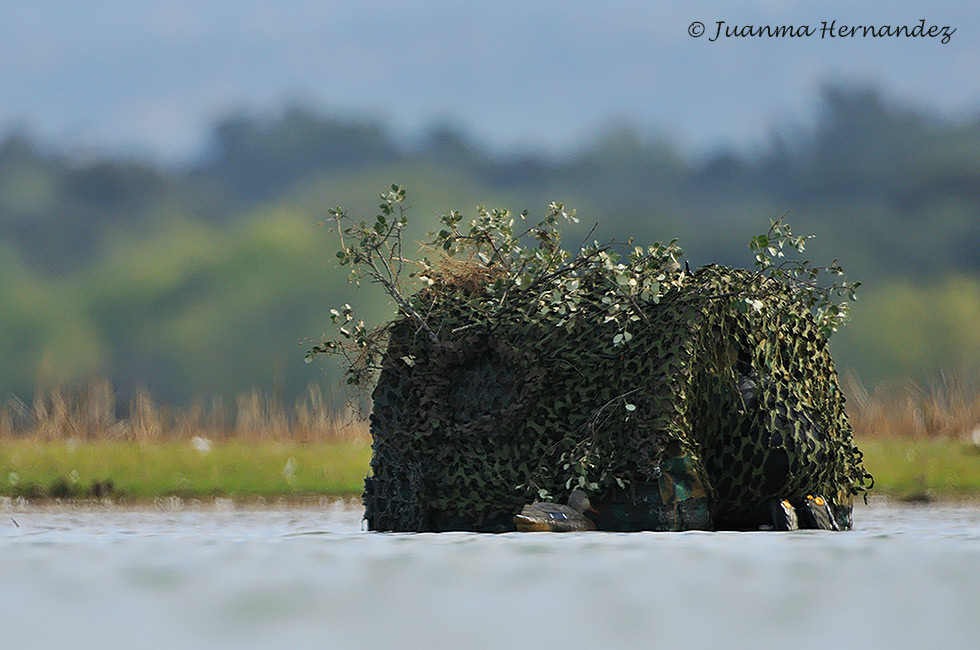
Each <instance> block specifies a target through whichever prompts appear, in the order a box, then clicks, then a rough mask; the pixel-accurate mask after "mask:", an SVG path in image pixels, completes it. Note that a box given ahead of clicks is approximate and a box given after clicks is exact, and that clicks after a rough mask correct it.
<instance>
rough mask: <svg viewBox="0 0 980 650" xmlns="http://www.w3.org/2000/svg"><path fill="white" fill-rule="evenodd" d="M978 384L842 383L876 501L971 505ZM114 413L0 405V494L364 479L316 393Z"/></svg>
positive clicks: (138, 405) (222, 491) (82, 400)
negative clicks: (286, 399)
mask: <svg viewBox="0 0 980 650" xmlns="http://www.w3.org/2000/svg"><path fill="white" fill-rule="evenodd" d="M978 385H980V382H972V383H971V382H959V383H953V382H946V383H943V384H941V385H938V386H933V387H925V388H922V387H918V386H914V385H904V386H901V387H898V388H896V389H893V390H881V389H876V390H874V391H868V390H866V389H865V388H864V387H863V386H862V385H860V384H859V383H857V382H855V381H848V382H845V392H847V394H848V413H849V414H850V419H851V423H852V424H853V426H854V429H855V435H856V437H857V440H858V446H859V447H860V448H861V449H862V450H863V451H864V454H865V464H866V466H867V468H868V470H869V471H870V472H871V473H872V474H874V477H875V483H876V485H875V493H876V494H885V495H889V496H894V497H899V498H964V497H976V498H980V447H978V444H980V427H978V423H980V390H978V389H977V386H978ZM119 406H120V405H117V404H116V395H115V394H114V392H113V391H112V389H111V387H110V386H109V385H108V383H107V382H104V381H95V382H93V383H91V384H90V385H88V386H86V387H85V388H84V389H83V390H81V391H76V392H63V391H53V392H39V393H38V394H37V395H36V396H35V398H34V400H33V401H32V403H30V404H27V403H24V402H20V401H18V400H14V399H8V400H7V401H6V402H5V403H3V404H0V496H23V497H33V498H64V497H67V498H89V497H103V496H108V497H111V498H129V499H133V500H137V501H138V500H148V499H154V498H158V497H165V496H180V497H186V498H208V497H214V496H228V497H236V498H243V499H249V498H255V497H260V496H261V497H287V498H289V497H295V498H301V497H304V496H354V495H357V494H360V492H361V490H362V487H363V479H364V476H365V474H367V472H368V463H369V460H370V454H371V451H370V447H369V441H370V436H369V434H368V425H367V422H366V421H365V420H363V419H357V418H354V417H352V416H351V415H350V414H345V413H337V412H336V411H334V410H333V409H331V408H330V407H329V405H328V404H327V402H326V400H324V398H323V396H322V395H321V393H320V391H319V389H318V388H317V387H316V386H311V387H310V390H309V391H308V392H307V393H306V394H305V395H303V396H301V397H300V398H299V399H297V400H296V401H295V402H293V403H291V404H284V403H282V402H281V401H280V400H277V399H274V398H272V397H270V396H267V395H261V394H259V393H256V392H252V393H248V394H244V395H241V396H239V397H238V398H237V399H235V400H234V401H233V404H222V403H220V401H217V400H212V401H211V402H210V403H209V404H207V405H203V404H193V405H191V406H190V407H188V408H185V409H171V408H167V407H164V406H161V405H158V404H156V403H154V402H153V400H152V399H151V398H150V396H149V395H148V394H147V393H146V392H145V391H138V392H137V394H136V397H135V398H134V399H133V400H132V402H131V403H129V404H127V405H122V406H123V407H122V408H119ZM120 413H121V414H122V415H120Z"/></svg>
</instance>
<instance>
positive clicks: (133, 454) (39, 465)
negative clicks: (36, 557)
mask: <svg viewBox="0 0 980 650" xmlns="http://www.w3.org/2000/svg"><path fill="white" fill-rule="evenodd" d="M370 456H371V449H370V447H369V446H368V445H366V444H364V443H363V442H319V443H312V444H302V443H293V442H285V443H284V442H241V441H229V442H214V443H212V442H210V441H207V440H205V439H203V438H197V439H192V440H188V441H184V440H182V441H175V442H162V443H137V442H101V441H99V442H76V441H64V440H61V441H51V442H41V441H34V440H25V441H11V440H7V441H4V442H3V443H2V444H0V495H3V496H14V497H16V496H22V497H27V498H92V497H109V498H113V499H119V498H128V499H133V500H137V501H140V500H149V499H153V498H157V497H163V496H171V495H173V496H180V497H184V498H209V497H217V496H224V497H233V498H243V499H248V498H255V497H259V496H261V497H296V498H298V497H304V496H313V495H321V496H351V495H355V494H359V493H360V492H361V490H362V488H363V484H364V476H365V475H366V474H367V470H368V462H369V460H370Z"/></svg>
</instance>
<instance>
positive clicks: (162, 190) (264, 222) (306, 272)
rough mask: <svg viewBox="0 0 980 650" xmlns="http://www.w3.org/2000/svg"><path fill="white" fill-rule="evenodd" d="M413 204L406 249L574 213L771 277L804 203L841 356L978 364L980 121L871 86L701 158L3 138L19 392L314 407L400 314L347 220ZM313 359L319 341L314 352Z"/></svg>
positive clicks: (919, 367)
mask: <svg viewBox="0 0 980 650" xmlns="http://www.w3.org/2000/svg"><path fill="white" fill-rule="evenodd" d="M392 181H395V182H398V183H399V184H401V185H403V186H405V187H407V188H409V190H410V204H411V221H410V229H409V233H408V236H407V237H406V240H407V241H420V240H422V239H423V238H424V233H425V231H427V230H434V229H437V223H438V222H437V218H436V215H438V214H442V213H444V212H446V211H448V210H450V209H460V210H462V211H463V212H464V215H465V216H467V217H469V216H472V215H473V214H474V213H475V206H477V205H480V204H483V205H487V206H488V207H496V206H499V207H507V208H510V209H512V210H515V211H520V210H521V209H523V208H528V209H529V210H530V212H531V215H532V216H540V215H542V214H543V212H544V210H545V206H547V204H548V202H549V201H552V200H560V201H563V202H564V203H565V204H566V205H568V206H571V207H575V208H576V209H577V211H578V215H579V216H580V217H581V218H582V223H580V224H578V227H577V229H574V228H573V229H571V231H570V232H568V233H567V234H566V241H567V242H569V243H572V242H576V241H578V239H577V238H578V237H584V236H585V235H586V233H587V232H588V230H589V228H591V226H592V224H593V223H594V222H598V223H599V226H598V228H597V230H596V232H595V234H594V235H593V237H594V238H596V239H599V240H601V241H604V240H607V239H610V238H614V237H615V238H619V239H625V238H626V237H629V236H632V237H634V238H635V239H636V240H637V242H638V243H640V244H648V243H652V242H653V241H655V240H669V239H671V238H674V237H677V238H679V240H680V241H679V243H680V245H681V246H682V247H683V248H684V250H685V251H686V252H687V255H688V259H689V260H690V263H691V265H692V267H698V266H701V265H703V264H706V263H710V262H719V263H726V264H733V265H736V266H751V262H752V259H751V255H750V254H749V252H748V251H747V250H746V248H745V242H746V241H748V239H749V238H750V237H751V236H752V235H753V234H755V233H757V232H760V231H762V230H764V229H765V227H766V226H767V225H768V223H769V221H768V220H769V219H770V218H776V217H778V216H780V215H781V214H783V213H784V212H785V211H787V210H792V214H791V216H790V220H791V221H792V223H793V225H794V227H795V229H796V230H797V231H798V232H801V233H815V234H816V235H817V238H816V239H815V240H814V241H813V242H812V244H811V245H810V246H809V247H808V257H809V258H810V259H812V260H813V261H814V262H816V263H829V262H830V261H831V260H832V259H833V258H838V259H839V260H840V262H841V264H842V265H843V266H844V268H845V270H846V271H847V274H848V277H849V278H850V279H853V280H859V281H861V282H862V283H863V286H862V288H861V291H860V292H859V300H858V302H857V303H855V304H854V305H853V310H852V314H853V320H852V323H851V324H850V325H849V326H848V327H845V328H844V329H843V330H842V331H841V332H839V333H838V334H837V335H836V336H835V337H834V340H833V346H834V353H835V357H836V359H837V362H838V367H840V368H843V369H845V370H851V371H854V372H856V373H857V374H858V375H859V376H860V377H861V378H862V379H864V380H866V381H868V382H872V383H874V382H881V381H889V380H895V379H898V378H905V377H911V378H913V379H915V380H925V379H928V378H929V377H930V376H931V375H933V374H935V373H937V372H939V371H940V370H950V371H955V372H962V373H971V372H973V370H974V369H975V368H977V367H978V365H980V334H978V331H980V329H978V328H977V326H976V323H977V322H978V317H980V275H978V271H980V254H978V252H980V121H978V120H977V119H972V120H964V121H960V122H953V121H949V120H942V119H938V118H935V117H932V116H930V115H928V114H925V113H923V112H920V111H916V110H913V109H910V108H908V107H905V106H902V105H898V104H895V103H893V102H890V101H889V100H888V99H887V98H885V97H882V96H881V95H880V94H879V93H878V92H877V91H875V90H874V89H868V88H855V87H843V86H834V87H828V88H826V89H825V92H824V104H823V108H822V112H821V117H820V119H819V121H818V122H817V124H816V126H814V127H813V128H807V129H800V130H798V131H797V132H796V133H794V134H792V135H786V134H784V135H782V136H781V137H778V138H776V137H774V139H773V141H772V142H771V143H766V144H765V146H760V148H759V151H757V152H754V151H753V152H733V151H719V152H717V153H715V154H713V155H710V156H706V157H704V158H691V157H686V156H683V155H681V153H680V152H679V148H678V143H675V142H671V141H670V140H669V139H666V138H663V137H651V136H648V135H646V134H643V133H641V132H639V131H637V130H636V129H634V128H632V127H630V126H629V125H623V124H619V125H611V126H610V127H609V128H608V129H607V130H606V131H604V132H602V133H598V134H595V135H594V136H592V137H591V139H589V140H587V141H586V142H585V143H584V144H583V145H582V147H581V148H580V149H579V150H578V151H576V152H574V153H571V154H568V155H565V156H561V157H555V156H546V155H538V154H534V153H525V154H518V155H508V156H495V155H490V154H488V153H486V152H484V151H483V150H482V149H481V148H480V147H479V146H478V145H477V144H475V143H473V142H471V141H470V140H468V139H467V137H466V135H465V134H463V133H461V132H458V131H453V130H450V129H445V128H441V129H433V130H432V131H431V132H429V133H428V134H426V135H425V137H423V138H420V139H419V140H418V141H417V142H415V143H412V144H408V145H406V144H405V143H403V142H399V141H398V140H396V138H394V137H393V136H392V135H391V134H390V133H388V132H387V130H386V129H385V128H384V126H383V125H381V124H380V123H375V122H369V121H365V122H360V123H357V122H350V121H340V120H335V119H331V118H329V117H325V116H323V115H320V114H317V113H315V112H313V111H309V110H303V109H290V110H287V111H285V112H284V113H283V114H282V115H281V116H278V117H276V118H269V119H258V118H251V117H248V116H238V117H235V118H232V119H228V120H226V121H224V122H223V123H221V124H219V125H218V126H217V127H216V129H215V132H214V142H213V147H212V149H211V152H210V154H209V155H208V156H207V157H206V158H205V159H203V160H202V161H200V162H198V163H196V164H193V165H188V166H186V167H181V168H168V167H164V166H159V165H154V164H150V163H147V162H141V161H137V160H125V159H115V158H100V157H94V158H93V157H91V156H89V157H80V156H76V155H72V154H69V153H65V152H59V151H51V150H48V149H46V148H44V147H42V146H40V145H38V144H37V143H35V142H34V141H33V140H32V139H31V138H30V137H29V136H28V135H26V134H24V133H19V132H18V133H8V134H7V135H6V136H5V137H3V139H2V141H0V395H7V394H11V393H14V394H18V395H20V396H21V397H25V398H26V397H28V396H29V395H30V394H31V393H32V392H33V390H34V389H35V387H37V386H40V385H50V384H63V383H74V382H82V381H84V380H85V379H86V378H88V377H90V376H93V375H101V376H108V377H109V378H110V379H112V381H113V382H114V384H115V385H116V386H118V387H119V390H120V392H121V394H122V396H123V397H125V396H126V395H128V394H131V393H132V392H133V391H134V389H135V387H136V385H137V384H139V383H142V384H145V385H146V386H148V387H149V388H150V390H151V392H153V393H154V394H155V395H156V396H157V397H158V398H160V399H162V400H164V401H167V402H171V403H175V404H183V403H187V402H189V401H190V400H192V399H193V398H195V397H203V398H210V397H211V396H212V395H225V396H228V397H230V396H232V395H234V394H236V393H239V392H241V391H243V390H246V389H250V388H252V387H256V386H257V387H260V388H263V389H266V390H270V391H273V390H275V391H279V392H281V393H282V395H283V396H284V397H289V396H291V395H294V394H297V393H298V392H299V391H301V390H302V388H303V387H304V386H305V385H306V384H307V383H308V382H309V381H311V380H318V381H327V382H332V381H334V380H335V379H339V368H334V367H333V364H331V363H319V364H312V365H306V364H304V363H303V353H304V352H305V350H306V349H307V347H304V346H306V345H307V344H308V342H305V339H313V340H320V338H321V336H322V335H323V334H324V333H328V334H329V333H330V332H329V327H330V324H329V320H328V311H329V308H330V307H335V306H338V305H340V304H343V303H344V302H351V303H356V304H357V305H358V307H359V312H360V314H361V315H362V316H365V317H367V318H368V320H372V319H373V320H376V321H377V320H380V319H381V318H382V317H384V316H386V315H388V314H390V312H391V308H390V306H388V305H387V304H386V301H385V298H384V296H383V294H382V292H381V291H380V290H376V289H372V290H368V291H360V292H358V293H355V291H354V289H353V288H352V287H349V286H348V285H347V284H346V270H345V269H342V268H339V267H338V266H337V265H336V264H335V259H333V258H332V254H333V251H334V250H335V249H336V241H335V240H334V239H332V236H331V234H330V233H329V232H327V229H326V227H322V228H320V227H318V226H317V223H318V222H319V221H324V220H325V217H326V209H327V207H328V206H333V205H338V204H340V205H343V206H344V207H345V208H348V209H349V211H350V212H351V214H358V215H366V216H370V215H373V214H374V213H375V211H376V209H377V205H376V203H377V201H376V200H375V197H376V196H377V193H378V191H379V189H381V188H385V187H387V186H388V185H389V184H390V183H391V182H392ZM301 343H303V345H300V344H301Z"/></svg>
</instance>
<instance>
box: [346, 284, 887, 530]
mask: <svg viewBox="0 0 980 650" xmlns="http://www.w3.org/2000/svg"><path fill="white" fill-rule="evenodd" d="M763 282H766V280H763V279H762V278H760V277H759V276H758V275H757V274H753V273H749V272H747V271H742V270H737V269H730V268H726V267H721V266H707V267H703V268H701V269H699V270H698V271H697V272H695V273H694V274H689V275H687V276H686V279H685V280H684V281H683V282H682V283H680V288H675V289H671V290H670V291H669V292H668V293H666V294H665V295H664V296H663V297H662V298H661V299H660V301H659V302H658V303H657V304H654V303H652V302H651V303H649V304H644V305H641V306H640V307H641V311H642V314H643V316H644V323H643V326H642V328H638V329H637V331H636V333H635V335H634V337H633V338H632V340H631V341H629V343H628V344H626V345H623V346H619V347H613V345H612V343H611V341H612V338H613V335H614V333H615V330H614V329H610V328H611V327H613V326H612V325H609V326H607V325H602V324H598V323H599V322H600V321H599V320H597V319H595V318H591V317H590V315H589V314H588V313H587V312H584V313H583V314H581V315H580V316H579V317H578V318H575V319H572V320H571V321H569V322H568V323H567V324H566V325H565V326H562V327H560V328H558V327H555V326H554V324H553V323H551V322H550V321H547V320H544V321H542V320H536V319H534V318H532V317H530V316H524V315H523V314H527V313H531V310H526V311H522V310H521V309H520V308H517V309H514V310H513V311H512V312H511V313H510V314H509V315H508V317H507V318H501V319H498V320H497V321H495V322H492V323H488V324H487V325H486V326H485V327H481V328H480V329H479V330H477V329H475V328H473V327H468V328H467V326H468V325H472V323H474V322H475V321H476V320H477V319H479V318H480V314H478V313H476V312H475V311H474V308H473V307H472V304H471V301H470V300H469V293H470V291H464V290H460V291H456V292H452V293H450V292H447V291H445V290H443V291H440V292H431V295H430V296H424V297H425V298H426V300H427V301H428V310H427V321H428V323H429V325H430V327H431V328H432V329H433V330H434V331H435V332H436V333H437V334H438V336H439V339H440V342H439V343H433V342H431V341H430V340H429V339H428V338H426V337H423V336H421V335H420V334H419V333H418V331H417V328H416V327H415V326H414V324H413V323H412V322H411V321H409V320H408V319H401V320H399V321H396V322H394V323H392V325H391V326H390V328H389V343H388V350H387V354H386V355H385V362H384V368H383V370H382V371H381V374H380V377H379V380H378V383H377V386H376V388H375V390H374V393H373V400H374V405H373V412H372V415H371V432H372V436H373V457H372V460H371V469H372V475H371V476H369V477H368V478H367V479H366V481H365V492H364V503H365V506H366V517H367V521H368V525H369V527H370V528H371V529H372V530H385V531H444V530H473V531H504V530H513V528H514V526H513V523H512V518H513V516H514V514H515V513H517V512H518V511H520V509H521V507H522V506H523V505H525V504H526V503H529V502H531V501H532V500H534V499H535V498H536V497H537V495H538V494H539V490H542V489H543V490H547V492H548V493H550V494H551V495H553V496H554V497H556V498H560V497H563V496H567V494H568V492H569V491H570V488H569V487H568V486H569V479H570V478H572V476H573V473H572V472H573V469H574V464H573V463H572V461H573V460H574V459H576V458H581V457H584V458H588V459H589V461H590V462H589V469H588V480H589V481H590V482H594V486H593V489H592V490H591V492H590V497H591V500H592V503H593V504H594V505H595V506H596V507H597V509H598V510H599V514H598V515H597V516H596V517H595V518H594V519H595V521H596V523H597V526H598V527H599V528H600V529H603V528H605V529H610V530H643V529H646V530H679V529H685V528H709V527H753V526H755V525H756V524H757V523H760V522H762V521H763V520H764V517H765V515H764V514H763V513H764V511H765V507H766V504H767V503H768V500H769V499H771V498H774V497H778V498H788V499H790V500H791V501H792V502H794V503H797V504H798V503H800V502H801V501H802V500H803V499H804V498H805V496H806V495H807V494H821V495H823V496H825V497H826V498H827V499H828V501H829V502H830V503H831V504H832V507H833V508H834V510H835V513H836V514H837V516H838V519H840V520H841V522H842V523H843V524H844V526H845V527H847V526H849V524H850V509H851V500H852V495H854V494H858V493H859V492H860V491H862V490H863V489H864V482H865V480H866V478H869V477H868V475H867V473H866V472H865V470H864V468H863V465H862V462H861V453H860V451H858V449H857V448H856V447H855V446H854V444H853V442H852V436H851V428H850V425H849V424H848V421H847V417H846V415H845V412H844V397H843V395H842V394H841V391H840V388H839V386H838V383H837V375H836V371H835V369H834V365H833V361H832V360H831V357H830V354H829V352H828V349H827V341H826V339H824V338H823V337H822V336H821V334H820V333H819V331H818V330H817V328H816V326H815V324H814V322H813V319H812V318H811V317H810V315H809V313H808V312H806V309H805V308H804V307H802V306H800V305H799V304H797V303H796V302H794V301H793V300H791V299H790V293H789V291H788V290H787V291H784V292H779V291H777V292H775V293H773V292H772V291H771V287H770V290H769V291H767V296H768V297H767V298H766V299H765V306H764V308H763V309H762V310H761V311H759V312H754V311H751V310H749V313H742V312H740V311H738V310H735V309H733V308H732V301H731V298H730V297H731V296H732V295H736V294H738V293H740V292H745V291H746V290H749V291H757V290H760V288H761V286H760V285H761V283H763ZM769 282H771V281H769ZM726 296H727V297H728V298H727V299H726ZM518 300H519V299H518ZM423 302H425V301H423ZM518 307H519V306H518ZM461 328H462V329H461ZM454 331H455V332H457V333H455V334H454Z"/></svg>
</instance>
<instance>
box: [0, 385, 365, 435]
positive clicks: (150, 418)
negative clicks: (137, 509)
mask: <svg viewBox="0 0 980 650" xmlns="http://www.w3.org/2000/svg"><path fill="white" fill-rule="evenodd" d="M127 406H128V408H126V409H123V411H124V412H125V413H126V414H127V415H126V416H125V417H119V416H118V415H117V399H116V394H115V391H114V390H113V389H112V386H111V384H110V383H109V382H108V381H105V380H95V381H92V382H90V383H89V384H88V385H86V386H85V387H83V388H82V389H81V390H78V391H68V390H38V391H37V392H36V394H35V396H34V399H33V401H32V402H31V404H27V403H25V402H24V401H22V400H20V399H18V398H16V397H12V398H9V399H7V400H6V403H4V404H2V405H0V439H14V438H16V439H34V440H38V441H51V440H71V439H74V440H88V441H127V440H128V441H136V442H164V441H169V440H189V439H191V438H194V437H202V438H208V439H215V440H254V441H282V442H309V443H313V442H352V441H365V440H368V439H369V438H370V435H369V433H368V424H367V422H366V421H365V420H363V419H360V418H357V417H355V415H354V414H353V412H346V411H345V412H337V411H336V410H334V409H332V408H331V407H330V405H329V404H328V403H327V400H325V399H324V396H323V393H322V391H321V389H320V387H319V386H318V385H315V384H311V385H310V386H309V387H308V388H307V391H306V392H305V393H304V394H303V395H302V396H300V397H299V398H297V399H296V401H295V402H294V403H293V404H292V405H291V406H288V407H287V406H285V405H284V404H282V402H281V401H280V400H279V399H276V398H275V397H271V396H268V395H264V394H262V393H260V392H259V391H252V392H250V393H245V394H243V395H239V396H238V397H237V398H236V399H235V403H234V407H233V408H232V409H231V410H230V411H229V409H228V408H227V407H226V405H225V402H224V401H223V400H222V399H221V398H217V397H216V398H214V399H212V400H211V402H210V404H208V405H205V404H204V403H203V402H200V401H196V402H194V403H192V404H191V405H190V406H188V407H186V408H176V409H174V408H168V407H165V406H162V405H160V404H158V403H156V402H155V401H154V399H153V397H152V396H151V395H150V393H149V392H148V391H147V390H146V389H144V388H138V389H137V390H136V393H135V395H134V397H133V399H132V400H131V401H130V403H129V404H128V405H127Z"/></svg>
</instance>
